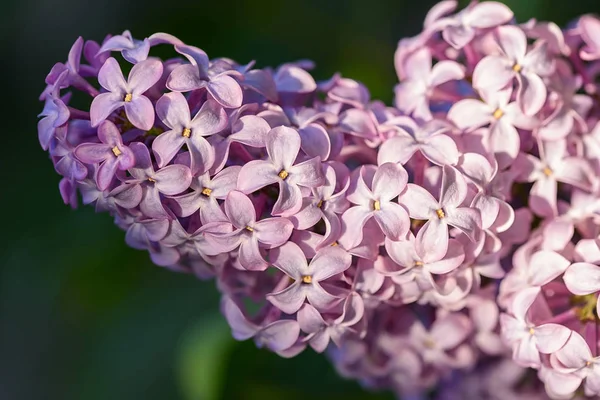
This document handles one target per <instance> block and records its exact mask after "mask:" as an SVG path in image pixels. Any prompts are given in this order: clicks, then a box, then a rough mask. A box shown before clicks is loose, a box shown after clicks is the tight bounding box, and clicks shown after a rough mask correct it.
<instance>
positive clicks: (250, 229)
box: [246, 226, 254, 232]
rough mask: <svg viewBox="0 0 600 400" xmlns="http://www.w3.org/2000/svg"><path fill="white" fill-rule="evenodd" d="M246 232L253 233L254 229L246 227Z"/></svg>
mask: <svg viewBox="0 0 600 400" xmlns="http://www.w3.org/2000/svg"><path fill="white" fill-rule="evenodd" d="M246 230H247V231H248V232H254V228H253V227H251V226H247V227H246Z"/></svg>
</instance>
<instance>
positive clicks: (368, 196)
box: [340, 163, 410, 249]
mask: <svg viewBox="0 0 600 400" xmlns="http://www.w3.org/2000/svg"><path fill="white" fill-rule="evenodd" d="M407 182H408V173H407V172H406V170H405V169H404V168H403V167H402V166H401V165H399V164H395V163H385V164H383V165H381V166H379V167H375V166H364V167H361V168H359V169H357V170H355V171H354V173H353V174H352V179H351V184H350V188H349V189H348V195H347V196H346V198H347V199H348V200H349V201H350V202H351V203H352V204H354V206H353V207H350V208H349V209H348V210H346V211H345V212H344V214H343V215H342V224H343V227H344V228H343V230H344V232H343V234H342V236H341V237H340V243H341V244H342V245H343V246H344V247H345V248H347V249H350V248H352V247H354V246H357V245H358V244H359V243H360V242H361V240H362V238H363V227H364V226H365V224H366V223H367V221H368V220H369V219H371V218H374V219H375V221H377V224H378V225H379V227H380V228H381V230H382V231H383V233H384V234H385V236H387V237H389V238H390V239H392V240H399V239H401V238H402V237H403V236H405V235H406V234H407V233H408V231H409V228H410V220H409V218H408V214H407V213H406V210H405V209H404V208H403V207H402V206H400V205H398V204H396V203H395V202H393V201H392V200H393V199H394V198H395V197H397V196H398V195H399V194H400V193H401V192H402V191H403V190H404V188H405V187H406V183H407Z"/></svg>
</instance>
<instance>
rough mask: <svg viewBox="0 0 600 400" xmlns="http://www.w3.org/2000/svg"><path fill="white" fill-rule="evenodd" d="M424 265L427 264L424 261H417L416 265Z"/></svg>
mask: <svg viewBox="0 0 600 400" xmlns="http://www.w3.org/2000/svg"><path fill="white" fill-rule="evenodd" d="M423 265H425V264H424V263H423V261H415V267H422V266H423Z"/></svg>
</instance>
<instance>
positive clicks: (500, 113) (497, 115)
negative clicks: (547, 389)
mask: <svg viewBox="0 0 600 400" xmlns="http://www.w3.org/2000/svg"><path fill="white" fill-rule="evenodd" d="M492 116H493V117H494V118H496V119H500V118H502V117H503V116H504V111H502V110H501V109H499V108H496V111H494V113H493V114H492Z"/></svg>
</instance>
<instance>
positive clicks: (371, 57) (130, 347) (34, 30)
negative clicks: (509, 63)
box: [0, 0, 600, 400]
mask: <svg viewBox="0 0 600 400" xmlns="http://www.w3.org/2000/svg"><path fill="white" fill-rule="evenodd" d="M505 2H506V4H508V5H509V6H511V7H512V8H513V9H514V10H515V14H516V16H517V18H518V19H519V20H520V21H525V20H527V19H528V18H531V17H534V16H535V17H537V18H538V19H549V20H554V21H556V22H557V23H559V24H561V25H564V24H566V23H568V22H569V21H570V20H572V19H573V18H574V17H576V16H577V15H579V14H582V13H588V12H596V13H598V12H600V2H599V1H598V0H571V1H565V0H510V1H505ZM434 3H435V1H434V0H373V1H371V2H367V1H364V0H302V1H299V0H296V1H283V0H253V1H244V2H234V1H226V0H224V1H202V0H195V1H190V0H171V1H165V0H145V1H134V0H100V1H94V2H88V1H85V0H2V2H1V4H2V8H1V11H0V32H1V38H2V39H1V40H0V46H1V47H2V48H1V49H0V54H2V61H1V62H0V72H1V74H0V81H2V86H1V87H2V97H1V102H2V107H0V113H1V114H2V119H1V121H2V122H3V124H2V125H3V129H2V130H1V133H0V140H1V142H0V143H1V144H0V177H1V180H0V213H1V214H0V215H1V217H0V239H1V240H0V399H1V400H38V399H44V400H46V399H48V400H55V399H56V400H58V399H60V400H96V399H97V400H106V399H111V400H120V399H128V400H130V399H144V400H165V399H176V400H177V399H183V400H221V399H242V400H254V399H257V400H269V399H286V400H295V399H305V398H310V399H311V400H319V399H333V400H335V399H344V400H352V399H393V396H392V395H391V394H390V393H369V392H367V391H364V390H363V389H362V388H360V386H359V385H358V384H356V383H354V382H351V381H347V380H344V379H342V378H339V377H338V376H337V375H336V373H335V371H334V370H333V368H332V367H331V366H330V365H329V363H328V362H327V360H326V359H325V358H324V357H323V356H320V355H317V354H315V353H314V352H312V351H310V350H309V351H305V352H304V353H303V354H302V355H300V356H299V357H297V358H295V359H292V360H284V359H281V358H279V357H277V356H275V355H273V354H271V353H269V352H267V351H264V350H258V349H256V348H255V346H254V343H252V342H251V341H249V342H243V343H238V342H235V341H234V340H233V339H231V336H230V333H229V329H228V327H227V325H226V324H225V322H224V320H223V318H222V317H221V316H220V314H219V313H218V294H217V292H216V290H215V288H214V285H213V283H212V282H201V281H198V280H196V279H194V278H193V277H191V276H184V275H180V274H176V273H173V272H169V271H166V270H164V269H161V268H158V267H155V266H153V265H152V264H151V262H150V261H149V258H148V256H147V254H146V253H144V252H138V251H135V250H133V249H130V248H128V247H127V246H126V245H125V243H124V240H123V238H124V234H123V232H121V231H120V230H119V229H117V228H116V227H114V226H113V223H112V220H111V218H110V217H109V216H108V215H101V214H95V213H94V211H93V210H92V209H90V208H84V209H80V210H77V211H73V210H71V209H69V208H68V207H66V206H64V205H63V204H62V201H61V198H60V195H59V193H58V181H59V178H58V175H56V173H55V172H54V170H53V168H52V164H51V163H50V161H49V160H48V158H47V155H46V153H44V152H43V151H42V150H41V148H40V147H39V145H38V142H37V133H36V121H37V119H36V115H37V114H38V113H39V112H40V111H41V109H42V104H41V103H39V102H38V101H37V98H38V95H39V93H40V92H41V91H42V89H43V88H44V78H45V75H46V74H47V72H48V71H49V70H50V68H51V67H52V65H53V64H54V63H55V62H57V61H64V60H65V59H66V57H67V53H68V51H69V48H70V46H71V44H72V43H73V42H74V40H75V39H76V38H77V37H78V36H79V35H82V36H84V38H86V39H95V40H98V41H100V40H102V39H103V38H104V36H105V35H106V34H107V33H113V34H117V33H120V32H122V31H123V30H124V29H130V30H131V31H132V32H133V34H134V36H135V37H138V38H143V37H146V36H148V35H150V34H152V33H153V32H157V31H164V32H169V33H172V34H174V35H176V36H178V37H179V38H181V39H182V40H184V41H186V42H188V43H191V44H195V45H197V46H198V47H201V48H203V49H204V50H205V51H207V53H208V54H209V55H210V56H211V57H217V56H228V57H231V58H234V59H236V60H238V61H240V62H244V63H245V62H247V61H249V60H251V59H256V60H257V61H258V65H259V66H268V65H271V66H275V65H278V64H280V63H283V62H286V61H292V60H296V59H302V58H310V59H312V60H314V61H315V62H316V63H317V66H318V68H317V70H316V71H315V75H316V77H317V78H319V79H325V78H328V77H330V76H331V75H332V74H333V73H334V72H336V71H339V72H341V73H342V74H343V75H344V76H348V77H353V78H355V79H358V80H361V81H363V82H365V83H366V84H367V86H368V87H369V88H370V89H371V93H372V95H373V97H375V98H380V99H382V100H385V101H386V102H388V103H389V102H390V101H391V100H392V89H393V85H394V84H395V83H396V77H395V73H394V70H393V62H392V59H393V58H392V57H393V53H394V49H395V46H396V43H397V41H398V39H400V38H401V37H403V36H409V35H410V36H412V35H414V34H416V33H417V32H418V31H419V29H420V27H421V24H422V20H423V18H424V16H425V13H426V12H427V10H428V9H429V8H430V7H431V6H432V5H433V4H434ZM461 4H462V5H463V6H464V5H465V4H466V1H461Z"/></svg>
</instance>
